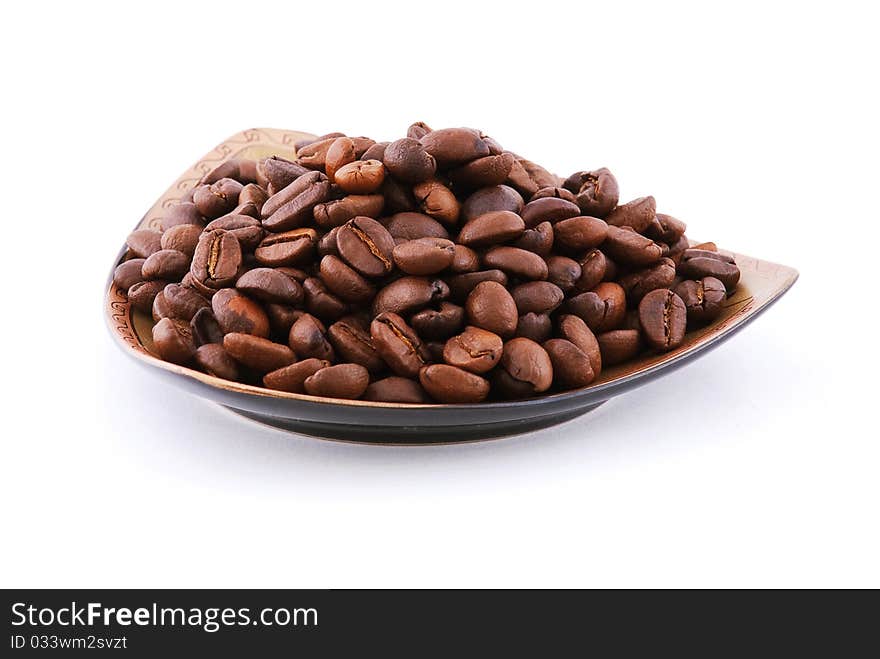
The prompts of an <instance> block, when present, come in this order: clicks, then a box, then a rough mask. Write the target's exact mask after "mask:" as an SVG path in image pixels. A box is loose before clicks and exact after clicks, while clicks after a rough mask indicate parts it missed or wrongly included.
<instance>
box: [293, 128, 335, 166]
mask: <svg viewBox="0 0 880 659" xmlns="http://www.w3.org/2000/svg"><path fill="white" fill-rule="evenodd" d="M337 137H344V135H334V136H332V137H326V138H324V139H320V140H317V141H315V142H312V143H311V144H306V145H305V146H303V147H302V148H301V149H297V150H296V160H297V162H298V163H299V164H300V165H302V166H303V167H307V168H309V169H314V170H317V169H324V167H325V165H326V163H327V152H328V151H329V150H330V147H331V146H333V142H335V141H336V138H337Z"/></svg>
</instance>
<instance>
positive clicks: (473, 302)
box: [459, 275, 519, 338]
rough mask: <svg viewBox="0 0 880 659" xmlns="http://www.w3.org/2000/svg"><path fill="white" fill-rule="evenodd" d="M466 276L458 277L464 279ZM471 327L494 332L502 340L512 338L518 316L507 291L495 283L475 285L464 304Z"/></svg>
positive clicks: (488, 282)
mask: <svg viewBox="0 0 880 659" xmlns="http://www.w3.org/2000/svg"><path fill="white" fill-rule="evenodd" d="M464 276H467V275H459V277H464ZM465 310H466V311H467V316H468V321H469V322H470V324H471V325H475V326H476V327H480V328H482V329H484V330H488V331H490V332H494V333H495V334H498V335H499V336H501V337H502V338H507V337H510V336H513V334H514V332H516V325H517V322H518V321H519V315H518V314H517V310H516V302H514V300H513V297H512V296H511V295H510V293H509V292H508V290H507V289H506V288H505V287H504V286H503V285H502V284H500V283H498V282H495V281H482V282H480V283H479V284H477V285H476V287H475V288H474V289H473V290H472V291H471V293H470V295H468V297H467V302H466V303H465Z"/></svg>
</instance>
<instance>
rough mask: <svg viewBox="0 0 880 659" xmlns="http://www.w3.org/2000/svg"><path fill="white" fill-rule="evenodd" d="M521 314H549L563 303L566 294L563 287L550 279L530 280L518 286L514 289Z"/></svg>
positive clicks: (515, 300)
mask: <svg viewBox="0 0 880 659" xmlns="http://www.w3.org/2000/svg"><path fill="white" fill-rule="evenodd" d="M511 295H512V296H513V301H514V302H516V308H517V311H519V313H520V315H522V314H527V313H530V312H533V313H543V314H549V313H551V312H552V311H553V310H554V309H556V307H558V306H559V305H560V304H562V300H563V298H564V297H565V295H564V294H563V292H562V289H561V288H559V286H557V285H556V284H551V283H550V282H549V281H530V282H527V283H525V284H520V285H519V286H516V287H515V288H514V289H513V290H512V291H511Z"/></svg>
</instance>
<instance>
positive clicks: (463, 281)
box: [448, 270, 507, 303]
mask: <svg viewBox="0 0 880 659" xmlns="http://www.w3.org/2000/svg"><path fill="white" fill-rule="evenodd" d="M448 281H449V292H450V297H451V298H452V299H453V300H455V301H457V302H462V303H463V302H464V301H465V300H466V299H467V296H468V295H470V294H471V291H472V290H474V288H476V286H477V284H479V283H480V282H484V281H494V282H497V283H499V284H501V285H502V286H507V275H506V274H504V273H503V272H502V271H501V270H480V271H478V272H465V273H462V274H460V275H455V276H454V277H450V278H449V279H448Z"/></svg>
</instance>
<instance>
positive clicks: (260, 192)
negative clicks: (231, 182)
mask: <svg viewBox="0 0 880 659" xmlns="http://www.w3.org/2000/svg"><path fill="white" fill-rule="evenodd" d="M291 180H292V179H291ZM268 198H269V193H267V192H266V191H265V190H264V189H263V188H261V187H260V186H259V185H257V184H256V183H248V184H247V185H246V186H244V187H243V188H242V189H241V192H240V193H238V205H239V206H243V205H246V204H252V205H253V206H254V208H256V210H257V214H256V215H255V217H256V218H257V219H259V218H260V213H259V211H260V209H261V208H262V207H263V204H265V203H266V200H267V199H268Z"/></svg>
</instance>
